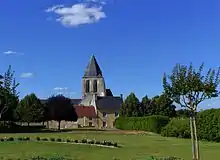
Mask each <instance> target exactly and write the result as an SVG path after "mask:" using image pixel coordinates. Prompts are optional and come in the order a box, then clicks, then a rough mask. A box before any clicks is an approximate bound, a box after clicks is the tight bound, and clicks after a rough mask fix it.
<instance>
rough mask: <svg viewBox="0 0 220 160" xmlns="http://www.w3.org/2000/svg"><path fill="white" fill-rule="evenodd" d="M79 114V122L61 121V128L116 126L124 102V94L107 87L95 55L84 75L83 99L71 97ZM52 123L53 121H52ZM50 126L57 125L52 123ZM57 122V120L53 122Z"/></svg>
mask: <svg viewBox="0 0 220 160" xmlns="http://www.w3.org/2000/svg"><path fill="white" fill-rule="evenodd" d="M71 102H72V105H73V107H75V111H76V113H77V115H78V120H77V122H74V123H73V122H61V128H73V127H78V128H82V127H94V128H99V129H102V128H103V129H104V128H109V129H110V128H114V127H115V119H116V118H117V117H118V116H119V110H120V106H121V104H122V103H123V97H122V94H121V95H120V96H114V95H113V93H112V91H111V89H108V88H106V84H105V79H104V76H103V73H102V71H101V69H100V67H99V65H98V62H97V60H96V58H95V56H94V55H93V56H92V57H91V59H90V61H89V63H88V65H87V68H86V70H85V72H84V75H83V77H82V99H71ZM51 123H52V122H51ZM51 123H50V127H51V126H54V127H56V126H57V125H56V124H51ZM53 123H55V122H53Z"/></svg>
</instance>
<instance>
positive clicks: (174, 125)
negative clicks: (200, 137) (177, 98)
mask: <svg viewBox="0 0 220 160" xmlns="http://www.w3.org/2000/svg"><path fill="white" fill-rule="evenodd" d="M161 135H162V136H165V137H178V138H190V127H189V119H188V118H173V119H171V121H170V122H169V123H168V124H167V125H166V126H165V127H164V128H163V129H162V131H161Z"/></svg>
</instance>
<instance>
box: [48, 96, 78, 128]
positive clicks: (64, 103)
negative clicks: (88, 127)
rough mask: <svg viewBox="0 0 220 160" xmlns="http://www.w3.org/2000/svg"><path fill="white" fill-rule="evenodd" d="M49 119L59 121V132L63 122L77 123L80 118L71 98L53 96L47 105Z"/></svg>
mask: <svg viewBox="0 0 220 160" xmlns="http://www.w3.org/2000/svg"><path fill="white" fill-rule="evenodd" d="M46 106H47V109H48V112H49V113H48V114H49V119H50V120H55V121H58V130H60V123H61V121H62V120H66V121H77V119H78V117H77V114H76V112H75V109H74V106H73V105H72V104H71V100H70V99H69V98H66V97H64V96H63V95H57V96H52V97H50V98H48V100H47V103H46Z"/></svg>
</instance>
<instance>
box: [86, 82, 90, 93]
mask: <svg viewBox="0 0 220 160" xmlns="http://www.w3.org/2000/svg"><path fill="white" fill-rule="evenodd" d="M89 83H90V82H89V80H86V93H88V92H89V88H90V84H89Z"/></svg>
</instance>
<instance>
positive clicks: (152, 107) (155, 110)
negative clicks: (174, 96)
mask: <svg viewBox="0 0 220 160" xmlns="http://www.w3.org/2000/svg"><path fill="white" fill-rule="evenodd" d="M175 108H176V106H175V105H173V101H172V100H171V99H170V98H168V97H167V96H165V95H163V94H162V95H160V96H158V95H157V96H155V97H153V98H152V99H150V98H148V96H145V97H144V98H143V99H142V102H141V112H142V115H143V116H151V115H162V116H168V117H174V116H175V115H176V111H175Z"/></svg>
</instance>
